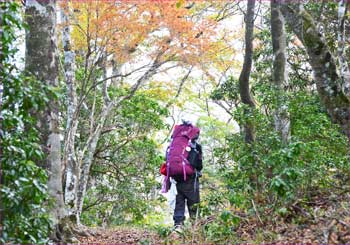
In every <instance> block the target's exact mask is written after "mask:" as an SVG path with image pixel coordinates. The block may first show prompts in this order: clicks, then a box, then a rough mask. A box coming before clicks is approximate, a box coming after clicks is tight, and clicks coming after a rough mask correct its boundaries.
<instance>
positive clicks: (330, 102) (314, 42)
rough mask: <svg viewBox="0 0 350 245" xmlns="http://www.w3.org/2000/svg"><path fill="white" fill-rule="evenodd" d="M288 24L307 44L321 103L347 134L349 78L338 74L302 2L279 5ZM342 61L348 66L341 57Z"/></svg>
mask: <svg viewBox="0 0 350 245" xmlns="http://www.w3.org/2000/svg"><path fill="white" fill-rule="evenodd" d="M281 10H282V13H283V15H284V17H285V19H286V21H287V24H288V25H289V26H290V27H291V28H292V30H293V32H294V33H295V34H296V35H297V36H298V38H299V39H300V41H301V42H302V43H303V45H304V46H305V48H306V51H307V53H308V55H309V58H310V65H311V67H312V69H313V72H314V77H315V81H316V86H317V90H318V93H319V95H320V98H321V101H322V103H323V105H324V106H325V107H326V109H327V111H328V114H329V115H330V117H331V119H332V120H333V122H335V123H337V124H339V125H340V127H341V128H342V131H343V133H344V134H345V135H346V136H347V137H348V138H350V80H349V78H348V77H344V80H342V78H341V77H340V76H339V75H338V72H337V66H336V61H335V59H334V57H333V55H332V53H331V52H330V50H329V47H328V46H327V43H326V41H325V40H324V38H323V36H322V33H321V32H320V31H319V30H318V29H317V27H316V25H315V22H314V20H313V18H312V16H311V15H310V14H309V13H308V12H307V11H306V10H305V9H304V7H303V5H302V4H299V3H289V4H286V3H284V4H282V5H281ZM343 65H344V66H345V65H346V66H348V64H347V63H346V61H345V60H344V63H343Z"/></svg>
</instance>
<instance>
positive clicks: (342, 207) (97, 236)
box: [79, 193, 350, 244]
mask: <svg viewBox="0 0 350 245" xmlns="http://www.w3.org/2000/svg"><path fill="white" fill-rule="evenodd" d="M240 215H241V217H243V216H244V215H245V214H240ZM261 217H262V219H263V221H261V220H260V219H258V218H257V217H254V216H250V217H248V216H245V218H244V219H243V220H241V221H242V222H240V224H239V225H238V226H236V227H234V229H233V231H234V233H233V234H234V235H235V238H234V240H230V239H229V240H226V239H225V238H224V239H223V240H220V242H219V243H221V244H227V243H254V244H262V243H302V244H306V243H307V244H314V243H315V244H350V194H349V193H347V194H344V193H343V194H342V195H337V194H335V193H317V194H316V195H315V198H313V200H312V201H303V200H299V201H296V202H295V203H294V204H292V205H291V206H290V207H288V214H287V215H286V216H285V217H279V218H277V217H276V216H275V215H273V214H272V213H271V214H267V213H265V214H261ZM266 217H270V218H266ZM214 220H215V217H212V219H208V218H207V219H204V220H202V221H203V222H201V223H202V224H201V225H199V226H198V227H197V230H196V229H193V228H194V227H192V228H191V230H184V231H183V233H182V234H176V232H172V233H170V234H169V236H166V237H163V238H160V237H159V236H158V234H157V233H156V232H155V231H154V232H152V231H147V230H146V229H141V228H124V227H122V228H120V227H119V228H114V229H102V228H96V229H91V230H90V233H91V234H94V235H93V236H92V235H91V236H87V237H79V240H80V242H81V243H82V244H175V243H177V244H191V243H197V244H203V243H205V244H210V243H211V244H215V242H211V241H207V239H208V238H206V237H204V236H205V234H203V233H202V232H201V231H203V229H202V228H203V226H205V225H208V224H210V223H211V222H214ZM193 234H194V235H193Z"/></svg>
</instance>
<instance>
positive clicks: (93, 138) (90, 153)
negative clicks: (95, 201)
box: [76, 52, 165, 224]
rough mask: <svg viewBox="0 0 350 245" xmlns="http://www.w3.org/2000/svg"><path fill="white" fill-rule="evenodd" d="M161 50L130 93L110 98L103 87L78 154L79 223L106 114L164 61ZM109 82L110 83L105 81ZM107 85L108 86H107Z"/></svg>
mask: <svg viewBox="0 0 350 245" xmlns="http://www.w3.org/2000/svg"><path fill="white" fill-rule="evenodd" d="M162 54H163V52H160V53H159V55H158V56H157V57H156V59H155V60H154V61H153V63H152V64H151V66H150V68H149V69H148V70H147V71H146V72H145V73H144V74H143V75H142V76H141V77H140V78H139V79H138V80H137V81H136V83H135V84H134V85H133V86H132V88H131V89H130V93H129V94H128V95H125V96H122V97H119V98H117V99H115V100H110V98H109V97H108V93H107V90H108V87H107V86H106V87H104V91H105V92H104V93H103V96H104V100H103V101H104V106H103V109H102V112H101V113H100V116H99V118H98V120H96V122H95V128H94V130H93V132H92V133H90V136H89V138H88V140H87V143H86V146H85V147H84V149H83V150H82V151H81V153H80V156H79V162H80V166H81V169H80V178H79V184H78V191H77V206H76V220H77V223H78V224H80V215H81V212H82V209H83V204H84V197H85V194H86V187H87V183H88V179H89V174H90V168H91V165H92V162H93V157H94V154H95V151H96V147H97V143H98V141H99V139H100V136H101V132H102V129H103V127H104V124H105V122H106V120H107V117H108V115H109V114H110V112H111V111H112V110H113V109H117V108H118V107H119V106H121V104H122V102H123V101H125V100H127V99H130V98H131V97H132V96H134V94H135V93H136V91H137V90H138V89H139V87H140V85H141V84H142V83H143V82H144V81H146V80H148V79H149V78H150V77H151V76H153V75H154V74H155V73H156V71H157V69H158V68H159V67H160V66H161V65H162V64H163V63H165V62H159V59H160V57H161V55H162ZM106 84H109V85H110V84H111V83H109V82H108V83H106ZM109 85H108V86H109Z"/></svg>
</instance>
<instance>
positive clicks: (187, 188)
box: [173, 177, 199, 225]
mask: <svg viewBox="0 0 350 245" xmlns="http://www.w3.org/2000/svg"><path fill="white" fill-rule="evenodd" d="M176 189H177V195H176V203H175V210H174V217H173V218H174V223H175V225H182V224H183V222H184V220H185V200H186V201H187V208H188V211H189V214H190V218H191V219H195V218H196V213H197V208H198V207H197V206H198V205H195V204H197V203H199V182H198V178H195V177H193V178H190V179H188V180H186V181H182V182H178V183H177V184H176Z"/></svg>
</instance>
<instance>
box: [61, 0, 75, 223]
mask: <svg viewBox="0 0 350 245" xmlns="http://www.w3.org/2000/svg"><path fill="white" fill-rule="evenodd" d="M69 12H70V9H69V6H68V1H65V2H64V3H63V5H62V8H61V16H62V22H63V25H64V27H63V30H62V43H63V52H64V74H65V80H66V85H67V122H66V134H65V138H64V148H63V165H64V167H65V173H64V174H65V180H64V181H65V182H64V184H65V189H64V190H65V191H64V201H65V204H66V205H67V207H69V208H70V209H71V211H74V207H75V206H76V196H77V185H78V179H79V165H78V161H77V155H76V152H75V135H76V132H77V129H78V124H79V118H78V116H77V114H78V110H77V105H78V101H77V93H76V81H75V54H74V52H73V51H72V42H71V25H70V22H69V17H68V15H69ZM73 216H74V215H73Z"/></svg>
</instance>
